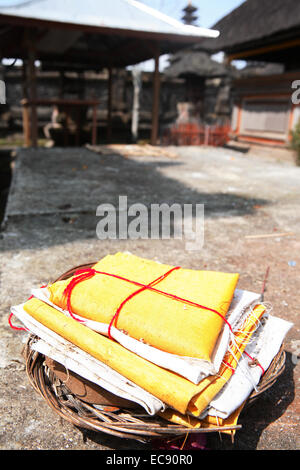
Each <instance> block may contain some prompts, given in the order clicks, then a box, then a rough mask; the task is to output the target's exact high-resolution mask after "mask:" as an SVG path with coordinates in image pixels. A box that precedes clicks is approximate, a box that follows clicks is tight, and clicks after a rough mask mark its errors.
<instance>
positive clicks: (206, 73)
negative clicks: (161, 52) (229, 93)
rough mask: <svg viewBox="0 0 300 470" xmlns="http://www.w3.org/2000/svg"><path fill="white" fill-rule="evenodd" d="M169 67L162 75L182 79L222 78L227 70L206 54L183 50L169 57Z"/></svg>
mask: <svg viewBox="0 0 300 470" xmlns="http://www.w3.org/2000/svg"><path fill="white" fill-rule="evenodd" d="M169 60H170V65H169V66H168V67H167V68H166V69H165V71H164V73H165V74H166V75H167V76H169V77H177V78H183V77H187V76H190V75H194V76H198V77H202V78H214V77H224V76H227V75H228V74H229V68H228V67H226V66H225V65H224V64H221V63H220V62H217V61H215V60H213V59H211V57H210V55H209V54H208V53H206V52H202V51H195V50H191V49H184V50H183V51H180V52H177V53H176V54H174V55H173V56H171V57H170V59H169Z"/></svg>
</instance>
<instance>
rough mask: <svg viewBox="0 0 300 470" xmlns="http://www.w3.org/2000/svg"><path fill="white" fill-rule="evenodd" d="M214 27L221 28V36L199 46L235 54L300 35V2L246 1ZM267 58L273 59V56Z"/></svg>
mask: <svg viewBox="0 0 300 470" xmlns="http://www.w3.org/2000/svg"><path fill="white" fill-rule="evenodd" d="M213 28H215V29H217V30H219V31H220V36H219V37H218V38H217V39H215V40H214V41H210V40H209V39H204V40H203V41H202V43H201V45H199V48H201V49H203V48H204V49H206V50H209V51H211V52H217V51H224V52H226V53H227V54H234V53H238V52H242V51H247V50H249V49H255V48H258V47H266V46H268V45H273V44H277V43H280V42H282V41H288V40H291V39H294V38H300V2H299V0H246V1H245V2H243V3H242V4H241V5H240V6H239V7H238V8H236V9H235V10H233V11H232V12H231V13H229V14H228V15H226V16H225V17H224V18H222V19H221V20H220V21H218V22H217V23H216V24H215V25H214V26H213ZM195 47H196V48H198V46H195ZM240 58H243V57H240ZM270 58H271V57H270ZM278 58H280V55H278ZM259 60H260V59H259ZM263 60H269V56H267V55H266V56H265V57H264V58H263ZM272 60H273V62H274V57H272Z"/></svg>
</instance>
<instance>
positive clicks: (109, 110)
mask: <svg viewBox="0 0 300 470" xmlns="http://www.w3.org/2000/svg"><path fill="white" fill-rule="evenodd" d="M107 87H108V95H107V96H108V98H107V131H106V138H107V142H110V141H111V138H112V91H113V71H112V67H109V68H108V83H107Z"/></svg>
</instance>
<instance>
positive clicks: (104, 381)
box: [12, 304, 165, 415]
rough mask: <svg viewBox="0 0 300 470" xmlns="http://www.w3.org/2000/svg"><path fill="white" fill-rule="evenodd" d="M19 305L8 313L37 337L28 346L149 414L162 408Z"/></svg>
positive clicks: (151, 396) (133, 385)
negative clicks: (35, 340)
mask: <svg viewBox="0 0 300 470" xmlns="http://www.w3.org/2000/svg"><path fill="white" fill-rule="evenodd" d="M23 305H24V304H22V305H18V306H16V307H13V308H12V313H13V314H14V315H15V316H16V317H17V318H18V319H19V320H20V321H21V322H22V323H23V324H24V326H25V327H26V328H27V329H28V330H29V331H30V332H31V333H33V334H34V335H36V336H38V338H39V340H38V341H37V342H36V343H34V344H33V345H32V346H31V347H32V349H34V350H36V351H38V352H40V353H41V354H45V355H46V356H47V357H49V358H50V359H53V360H55V361H57V362H59V363H60V364H62V365H63V366H64V367H65V368H66V369H69V370H72V371H73V372H75V373H77V374H79V375H80V376H81V377H83V378H85V379H87V380H90V381H91V382H93V383H95V384H97V385H100V386H101V387H102V388H104V389H105V390H107V391H109V392H111V393H114V394H115V395H117V396H119V397H122V398H125V399H127V400H131V401H133V402H135V403H137V404H139V405H141V406H142V407H143V408H144V409H145V410H146V411H147V413H148V414H149V415H154V414H156V413H157V412H158V411H163V410H164V409H165V404H164V403H163V402H162V401H161V400H159V399H158V398H156V397H154V396H153V395H152V394H151V393H149V392H147V391H146V390H144V389H143V388H141V387H139V386H138V385H136V384H135V383H133V382H131V381H130V380H128V379H127V378H126V377H124V376H123V375H121V374H119V373H118V372H116V371H115V370H113V369H112V368H111V367H109V366H107V365H106V364H103V363H102V362H101V361H98V360H97V359H95V358H93V357H92V356H91V355H90V354H88V353H86V352H85V351H82V350H81V349H80V348H78V347H77V346H75V345H74V344H72V343H70V342H69V341H67V340H65V339H64V338H62V337H61V336H59V335H58V334H56V333H55V332H54V331H52V330H50V329H49V328H47V327H46V326H44V325H42V324H41V323H39V322H38V321H37V320H35V319H34V318H32V317H31V316H30V315H29V314H28V313H27V312H25V310H24V309H23Z"/></svg>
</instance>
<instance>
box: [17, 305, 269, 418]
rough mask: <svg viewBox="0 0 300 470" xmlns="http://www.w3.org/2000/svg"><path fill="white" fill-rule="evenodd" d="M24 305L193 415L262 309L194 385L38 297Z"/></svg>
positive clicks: (217, 386)
mask: <svg viewBox="0 0 300 470" xmlns="http://www.w3.org/2000/svg"><path fill="white" fill-rule="evenodd" d="M23 309H24V310H25V312H27V313H28V314H29V315H30V316H31V317H32V318H34V319H35V320H37V321H38V322H39V323H41V324H42V325H44V326H46V327H47V328H49V329H50V330H52V331H54V332H56V333H57V334H58V335H60V336H61V337H63V338H65V339H66V340H68V341H70V342H71V343H72V344H74V345H76V346H78V347H79V348H80V349H81V350H83V351H85V352H87V353H88V354H90V355H91V356H92V357H94V358H96V359H98V360H99V361H101V362H103V363H104V364H106V365H108V366H110V367H111V368H112V369H113V370H115V371H117V372H118V373H120V374H122V375H123V376H124V377H126V378H127V379H129V380H131V381H132V382H134V383H135V384H137V385H138V386H140V387H141V388H143V389H144V390H146V391H148V392H149V393H151V394H152V395H154V396H155V397H157V398H159V399H160V400H161V401H162V402H163V403H165V404H166V405H168V406H169V407H171V408H173V409H174V410H176V411H178V412H179V413H182V414H186V413H187V412H188V413H192V414H193V415H194V416H195V417H199V416H200V415H201V413H202V412H203V410H204V409H205V408H206V407H207V405H208V403H209V402H210V401H211V400H212V399H213V398H214V397H215V396H216V394H217V393H218V392H219V391H220V390H221V389H222V387H223V386H224V385H225V384H226V382H227V381H228V380H229V378H230V377H231V375H232V373H233V372H234V369H235V367H236V363H237V362H236V361H238V360H239V358H240V357H241V354H242V353H243V351H244V349H245V347H246V345H247V344H248V342H249V340H250V338H251V335H252V334H253V332H254V331H255V329H256V327H257V322H258V320H259V318H260V317H261V316H262V315H263V313H264V311H265V309H264V307H263V306H258V307H255V308H254V309H253V311H252V312H251V313H250V314H249V318H248V320H247V321H246V323H245V325H243V326H242V327H241V329H240V330H239V332H238V333H237V335H236V337H235V346H234V345H233V346H234V347H233V348H232V350H233V354H232V353H231V352H230V351H228V353H227V354H226V358H225V359H224V361H225V362H224V364H223V366H222V368H221V370H220V371H219V373H218V374H217V375H216V376H211V377H207V378H206V379H203V380H202V381H201V382H200V383H199V384H198V385H195V384H193V383H191V382H190V381H188V380H187V379H185V378H183V377H181V376H179V375H178V374H175V373H173V372H170V371H168V370H166V369H163V368H161V367H158V366H157V365H155V364H153V363H151V362H149V361H147V360H145V359H143V358H141V357H139V356H137V355H136V354H134V353H132V352H130V351H128V350H127V349H125V348H124V347H123V346H121V345H120V344H118V343H117V342H115V341H113V340H111V339H110V338H107V337H105V336H102V335H100V334H98V333H96V332H94V331H93V330H91V329H89V328H88V327H86V326H84V325H83V324H81V323H79V322H77V321H76V320H74V319H73V318H70V317H68V316H66V315H65V314H64V313H62V312H60V311H59V310H57V309H55V308H53V307H51V306H49V305H47V304H46V303H44V302H42V301H41V300H39V299H36V298H32V299H31V300H28V301H27V302H26V303H25V304H24V305H23Z"/></svg>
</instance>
